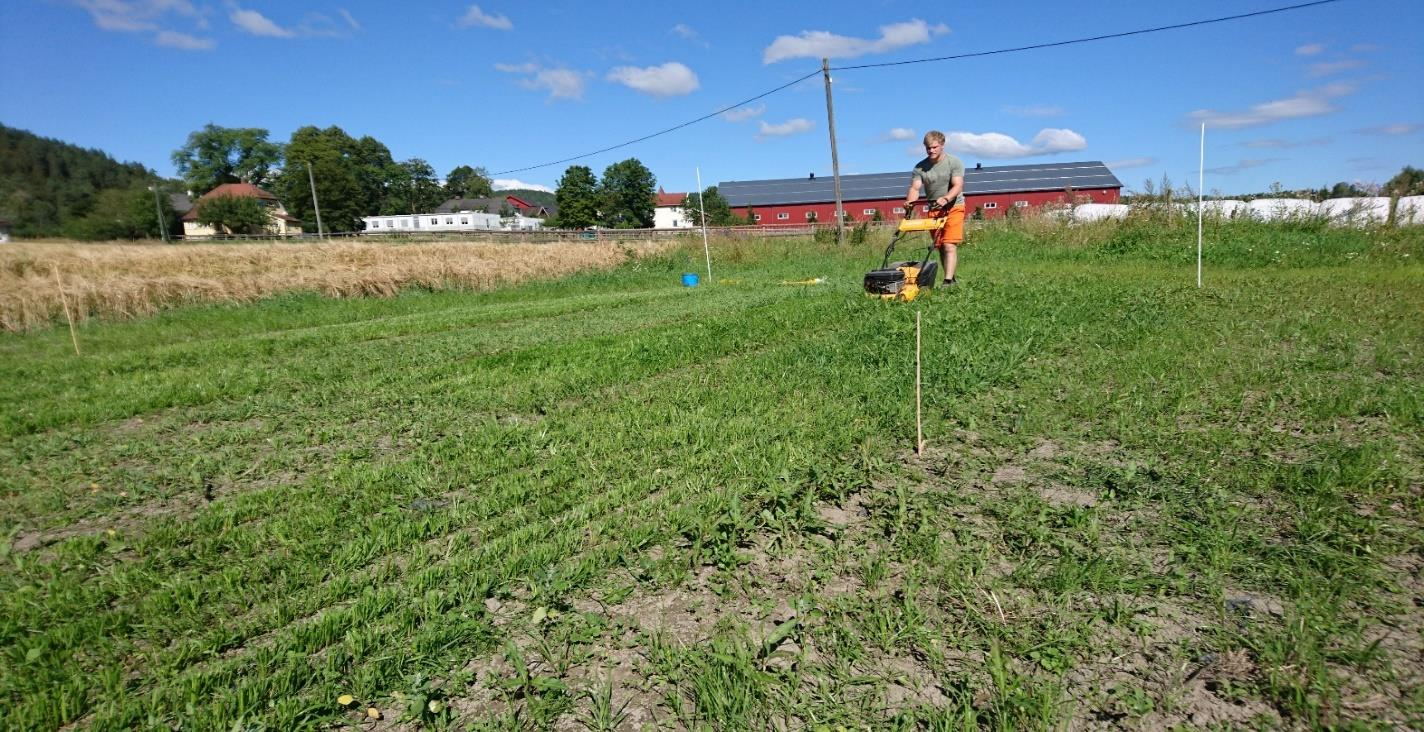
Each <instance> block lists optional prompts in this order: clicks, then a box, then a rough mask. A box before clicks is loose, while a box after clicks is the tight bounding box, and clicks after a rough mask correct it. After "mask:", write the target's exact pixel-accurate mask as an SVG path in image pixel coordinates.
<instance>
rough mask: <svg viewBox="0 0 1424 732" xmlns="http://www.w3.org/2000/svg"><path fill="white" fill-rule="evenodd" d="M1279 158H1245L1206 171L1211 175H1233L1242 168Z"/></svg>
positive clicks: (1266, 163)
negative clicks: (1233, 163)
mask: <svg viewBox="0 0 1424 732" xmlns="http://www.w3.org/2000/svg"><path fill="white" fill-rule="evenodd" d="M1280 159H1281V158H1246V159H1244V160H1241V161H1238V162H1237V163H1236V164H1235V165H1223V166H1221V167H1220V168H1207V169H1206V172H1208V173H1211V174H1212V175H1235V174H1237V173H1240V172H1241V171H1243V170H1250V169H1251V168H1259V167H1261V166H1263V165H1270V164H1271V163H1274V162H1277V161H1279V160H1280Z"/></svg>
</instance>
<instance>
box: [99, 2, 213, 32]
mask: <svg viewBox="0 0 1424 732" xmlns="http://www.w3.org/2000/svg"><path fill="white" fill-rule="evenodd" d="M77 4H78V5H79V7H81V8H83V9H85V10H87V11H88V12H89V17H91V18H93V19H94V25H97V26H99V28H100V29H101V30H106V31H119V32H124V33H132V32H142V31H156V30H159V23H158V21H159V20H161V19H163V18H164V17H165V16H167V15H168V14H170V13H172V14H176V15H181V16H184V17H187V18H193V19H196V20H198V21H199V26H200V27H202V25H203V24H202V22H201V21H202V17H203V15H202V13H201V12H199V11H198V9H197V8H196V7H194V6H193V4H192V3H191V2H188V0H78V3H77Z"/></svg>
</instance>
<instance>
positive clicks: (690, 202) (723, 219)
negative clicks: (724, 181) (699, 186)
mask: <svg viewBox="0 0 1424 732" xmlns="http://www.w3.org/2000/svg"><path fill="white" fill-rule="evenodd" d="M697 203H698V197H697V195H696V194H693V195H689V196H688V197H687V198H685V199H683V201H682V208H683V210H684V211H686V212H687V214H688V216H689V217H691V219H692V223H693V225H694V226H700V225H701V224H702V209H701V208H700V207H699V206H698V205H697ZM702 205H703V206H705V207H706V208H707V225H708V226H736V225H737V224H740V223H743V221H742V219H741V217H739V216H733V215H732V207H731V206H729V205H728V204H727V199H725V198H723V197H722V194H721V192H720V191H718V190H717V186H707V188H705V189H703V191H702Z"/></svg>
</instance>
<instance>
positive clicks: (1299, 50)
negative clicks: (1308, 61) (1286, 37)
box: [1295, 43, 1325, 56]
mask: <svg viewBox="0 0 1424 732" xmlns="http://www.w3.org/2000/svg"><path fill="white" fill-rule="evenodd" d="M1324 50H1325V44H1324V43H1307V44H1305V45H1304V46H1296V49H1295V55H1297V56H1314V55H1316V54H1318V53H1320V52H1321V51H1324Z"/></svg>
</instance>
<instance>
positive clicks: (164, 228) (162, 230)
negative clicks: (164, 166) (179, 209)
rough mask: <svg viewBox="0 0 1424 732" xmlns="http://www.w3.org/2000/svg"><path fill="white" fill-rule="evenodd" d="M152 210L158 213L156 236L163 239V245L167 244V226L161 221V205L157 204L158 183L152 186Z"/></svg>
mask: <svg viewBox="0 0 1424 732" xmlns="http://www.w3.org/2000/svg"><path fill="white" fill-rule="evenodd" d="M153 210H154V211H156V212H157V213H158V235H159V236H161V237H163V243H164V244H167V243H168V225H167V223H165V222H164V221H163V204H161V203H159V198H158V183H157V182H155V183H154V184H153Z"/></svg>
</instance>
